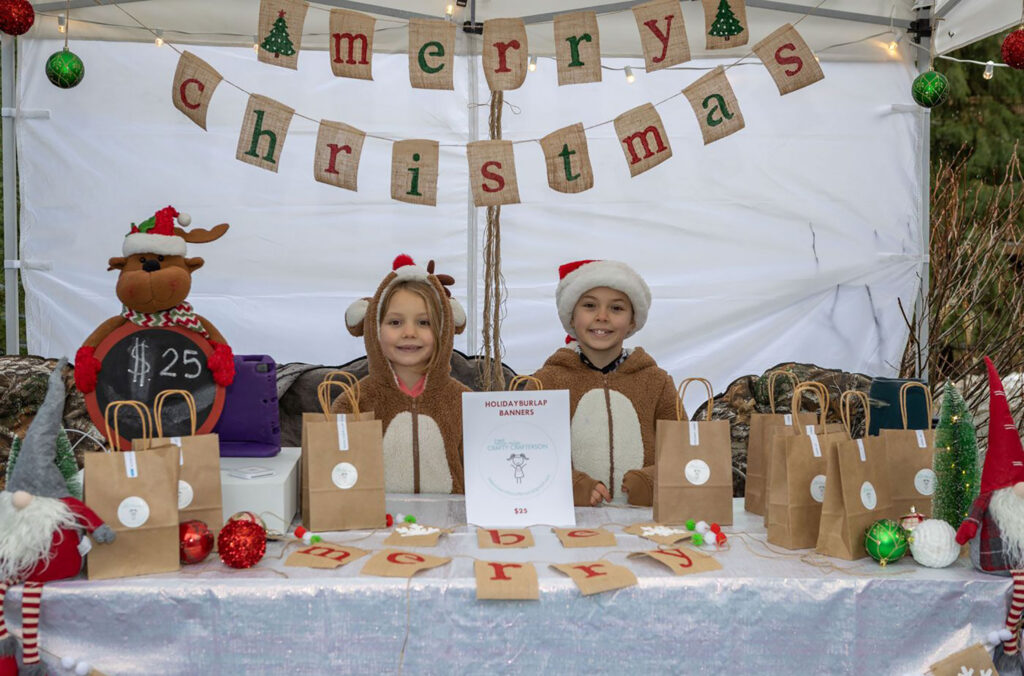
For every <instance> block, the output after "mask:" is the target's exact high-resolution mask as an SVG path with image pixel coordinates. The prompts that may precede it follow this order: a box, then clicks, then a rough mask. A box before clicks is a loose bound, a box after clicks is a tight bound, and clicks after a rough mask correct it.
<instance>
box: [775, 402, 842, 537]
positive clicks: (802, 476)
mask: <svg viewBox="0 0 1024 676" xmlns="http://www.w3.org/2000/svg"><path fill="white" fill-rule="evenodd" d="M807 389H812V386H809V385H804V386H797V388H796V390H795V391H794V392H793V409H794V410H795V409H797V408H799V406H800V395H801V394H802V393H803V392H804V391H805V390H807ZM827 402H828V397H827V396H825V397H823V398H822V400H821V403H822V404H823V405H822V407H821V413H820V414H819V421H818V424H817V425H807V426H806V427H804V428H801V427H800V426H797V427H795V431H796V433H795V434H793V435H783V436H776V441H775V446H774V448H773V449H772V458H771V462H772V473H771V485H770V486H769V488H768V503H769V505H770V506H769V509H768V542H770V543H772V544H773V545H778V546H780V547H785V548H786V549H807V548H810V547H814V546H815V544H817V541H818V528H819V525H820V522H821V504H822V502H823V501H824V499H825V472H826V471H827V469H828V468H827V464H826V462H825V453H826V451H827V449H828V447H829V445H831V444H835V443H836V442H838V441H841V440H842V439H845V438H847V436H846V432H845V431H844V432H826V429H825V411H826V410H827V406H828V403H827Z"/></svg>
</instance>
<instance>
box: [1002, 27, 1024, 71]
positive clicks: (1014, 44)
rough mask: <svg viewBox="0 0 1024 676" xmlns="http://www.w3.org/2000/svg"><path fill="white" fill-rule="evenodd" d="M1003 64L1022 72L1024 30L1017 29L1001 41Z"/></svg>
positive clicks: (1023, 65)
mask: <svg viewBox="0 0 1024 676" xmlns="http://www.w3.org/2000/svg"><path fill="white" fill-rule="evenodd" d="M1002 54H1003V63H1005V64H1006V65H1007V66H1009V67H1010V68H1016V69H1017V70H1024V28H1018V29H1017V30H1015V31H1013V32H1012V33H1010V34H1009V35H1007V36H1006V38H1005V39H1004V40H1003V48H1002Z"/></svg>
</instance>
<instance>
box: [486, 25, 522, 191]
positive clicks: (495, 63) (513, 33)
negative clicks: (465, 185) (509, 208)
mask: <svg viewBox="0 0 1024 676" xmlns="http://www.w3.org/2000/svg"><path fill="white" fill-rule="evenodd" d="M481 49H482V50H483V63H484V77H486V78H487V86H488V87H490V88H491V91H492V92H497V91H508V90H510V89H519V88H520V87H522V86H523V82H524V81H525V80H526V66H527V61H528V59H529V54H530V52H529V48H528V46H527V42H526V24H524V23H523V20H522V19H488V20H487V21H485V22H484V35H483V46H482V47H481ZM516 201H517V202H518V200H516ZM478 206H479V205H478Z"/></svg>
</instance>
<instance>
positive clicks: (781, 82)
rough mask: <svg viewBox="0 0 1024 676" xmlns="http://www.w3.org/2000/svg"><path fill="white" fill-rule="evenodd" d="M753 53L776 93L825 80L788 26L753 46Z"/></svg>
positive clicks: (803, 45) (805, 44) (790, 90)
mask: <svg viewBox="0 0 1024 676" xmlns="http://www.w3.org/2000/svg"><path fill="white" fill-rule="evenodd" d="M754 53H756V54H757V56H758V58H760V59H761V62H762V63H764V66H765V68H767V69H768V72H769V73H771V76H772V79H773V80H775V85H776V86H777V87H778V88H779V94H788V93H790V92H795V91H796V90H797V89H802V88H804V87H806V86H807V85H809V84H814V83H815V82H817V81H818V80H821V79H824V77H825V74H824V73H823V72H821V66H819V65H818V60H817V59H815V58H814V52H812V51H811V49H810V47H808V46H807V43H806V42H804V39H803V38H802V37H800V34H799V33H797V32H796V29H795V28H793V26H791V25H790V24H788V23H787V24H786V25H785V26H782V27H781V28H779V29H778V30H777V31H775V32H774V33H772V34H771V35H769V36H768V37H766V38H765V39H764V40H761V41H760V42H758V43H757V44H756V45H754Z"/></svg>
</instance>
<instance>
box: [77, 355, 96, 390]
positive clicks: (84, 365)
mask: <svg viewBox="0 0 1024 676" xmlns="http://www.w3.org/2000/svg"><path fill="white" fill-rule="evenodd" d="M95 354H96V348H94V347H89V346H88V345H83V346H82V347H80V348H78V352H76V353H75V387H77V388H78V391H79V392H81V393H82V394H89V393H90V392H92V391H93V390H95V389H96V381H97V379H98V376H99V372H100V367H101V366H102V364H101V363H100V360H99V359H97V358H96V357H95V356H93V355H95Z"/></svg>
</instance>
